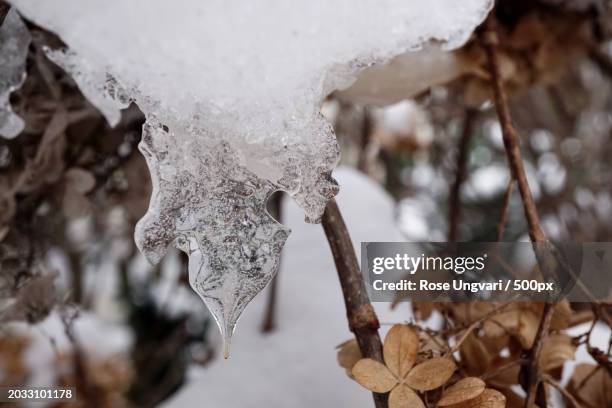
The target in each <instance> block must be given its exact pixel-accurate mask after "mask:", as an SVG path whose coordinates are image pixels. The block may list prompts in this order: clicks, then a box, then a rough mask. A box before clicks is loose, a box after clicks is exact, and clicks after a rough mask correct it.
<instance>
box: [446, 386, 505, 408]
mask: <svg viewBox="0 0 612 408" xmlns="http://www.w3.org/2000/svg"><path fill="white" fill-rule="evenodd" d="M449 408H506V397H505V396H504V394H502V393H501V392H499V391H496V390H493V389H491V388H487V389H486V390H484V391H483V392H482V393H481V394H480V395H479V396H478V397H476V398H474V399H471V400H468V401H464V402H461V403H459V404H455V405H449Z"/></svg>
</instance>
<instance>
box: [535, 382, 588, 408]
mask: <svg viewBox="0 0 612 408" xmlns="http://www.w3.org/2000/svg"><path fill="white" fill-rule="evenodd" d="M542 378H543V379H544V381H545V382H546V383H547V384H549V385H551V386H552V387H554V388H556V389H557V390H558V391H559V392H560V393H561V395H563V396H564V397H565V399H567V400H568V402H571V404H572V407H574V408H582V405H581V404H580V403H579V402H578V401H576V398H574V396H573V395H572V394H570V393H569V392H568V391H567V390H566V389H565V388H563V386H562V385H561V384H559V383H558V382H557V381H555V379H554V378H552V377H551V376H550V375H548V374H544V375H543V376H542Z"/></svg>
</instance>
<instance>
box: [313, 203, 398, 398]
mask: <svg viewBox="0 0 612 408" xmlns="http://www.w3.org/2000/svg"><path fill="white" fill-rule="evenodd" d="M322 224H323V230H324V231H325V235H326V237H327V241H328V242H329V246H330V248H331V251H332V255H333V257H334V263H335V264H336V270H337V272H338V278H339V279H340V286H341V287H342V294H343V296H344V305H345V307H346V315H347V318H348V323H349V329H350V330H351V331H352V332H353V334H354V335H355V338H356V339H357V343H358V344H359V349H360V350H361V354H362V355H363V356H364V357H368V358H372V359H374V360H376V361H380V362H383V355H382V342H381V340H380V336H379V334H378V329H379V327H380V324H379V322H378V317H377V316H376V312H375V311H374V308H373V307H372V304H371V303H370V299H369V298H368V294H367V292H366V287H365V283H364V281H363V278H362V275H361V272H360V270H359V263H358V262H357V256H356V254H355V249H354V248H353V243H352V241H351V237H350V235H349V233H348V230H347V229H346V225H345V224H344V220H343V219H342V214H341V213H340V209H339V208H338V204H337V203H336V201H335V200H334V199H331V200H330V201H329V203H328V204H327V207H326V208H325V213H324V214H323V220H322ZM374 403H375V405H376V407H377V408H386V407H387V395H386V394H377V393H374Z"/></svg>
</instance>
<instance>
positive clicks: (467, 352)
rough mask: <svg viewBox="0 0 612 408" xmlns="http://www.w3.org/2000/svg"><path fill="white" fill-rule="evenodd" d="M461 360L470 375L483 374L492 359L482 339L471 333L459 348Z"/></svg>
mask: <svg viewBox="0 0 612 408" xmlns="http://www.w3.org/2000/svg"><path fill="white" fill-rule="evenodd" d="M459 353H460V355H461V361H462V362H463V363H464V364H465V368H466V370H467V372H468V373H469V374H470V375H482V374H484V373H485V372H486V371H487V370H488V369H489V367H490V366H491V363H492V361H493V356H492V355H491V352H489V350H487V348H486V346H485V345H484V343H483V342H482V340H481V339H480V338H478V337H476V335H475V334H474V333H471V334H470V335H469V336H468V337H467V338H466V339H465V341H464V342H463V343H462V344H461V347H460V348H459Z"/></svg>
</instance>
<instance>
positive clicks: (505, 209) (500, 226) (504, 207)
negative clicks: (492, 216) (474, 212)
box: [497, 175, 514, 242]
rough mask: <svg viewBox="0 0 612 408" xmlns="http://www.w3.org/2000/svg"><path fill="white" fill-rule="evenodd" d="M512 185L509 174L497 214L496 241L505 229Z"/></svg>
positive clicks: (500, 238)
mask: <svg viewBox="0 0 612 408" xmlns="http://www.w3.org/2000/svg"><path fill="white" fill-rule="evenodd" d="M513 187H514V179H513V178H512V175H510V180H508V187H506V192H505V193H504V201H503V203H502V210H501V214H500V216H499V222H498V223H497V241H498V242H499V241H501V240H502V238H503V237H504V230H505V229H506V224H507V223H508V210H509V209H510V199H511V198H512V190H513Z"/></svg>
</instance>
